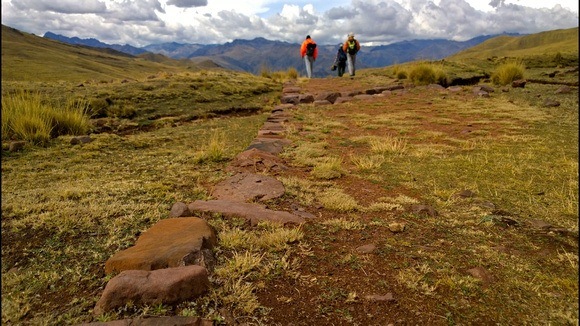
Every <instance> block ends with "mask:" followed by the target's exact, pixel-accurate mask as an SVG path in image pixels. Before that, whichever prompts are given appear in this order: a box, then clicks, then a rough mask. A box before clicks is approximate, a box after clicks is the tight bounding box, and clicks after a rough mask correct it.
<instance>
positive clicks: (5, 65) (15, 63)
mask: <svg viewBox="0 0 580 326" xmlns="http://www.w3.org/2000/svg"><path fill="white" fill-rule="evenodd" d="M184 69H192V70H197V65H196V64H194V63H193V62H190V61H177V60H173V59H169V58H166V57H163V56H161V55H151V54H145V55H143V56H139V57H134V56H130V55H127V54H124V53H121V52H117V51H114V50H110V49H96V48H88V47H83V46H75V45H69V44H64V43H61V42H57V41H53V40H50V39H45V38H42V37H39V36H36V35H33V34H29V33H24V32H21V31H18V30H16V29H14V28H11V27H8V26H4V25H2V80H3V81H39V80H41V81H46V82H48V81H57V80H62V81H73V82H76V81H79V82H81V81H85V80H97V81H98V80H111V79H139V78H143V77H146V76H148V75H151V74H154V73H158V72H159V71H164V72H177V71H183V70H184Z"/></svg>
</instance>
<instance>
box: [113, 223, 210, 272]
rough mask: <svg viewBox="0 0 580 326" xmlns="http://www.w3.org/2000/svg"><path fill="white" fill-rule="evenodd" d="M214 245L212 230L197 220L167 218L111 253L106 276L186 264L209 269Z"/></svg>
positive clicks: (206, 224)
mask: <svg viewBox="0 0 580 326" xmlns="http://www.w3.org/2000/svg"><path fill="white" fill-rule="evenodd" d="M216 243H217V239H216V235H215V232H214V230H213V229H212V227H211V226H210V225H209V224H208V223H207V222H206V221H205V220H203V219H200V218H197V217H180V218H168V219H164V220H161V221H159V222H157V223H156V224H155V225H153V226H152V227H151V228H149V229H148V230H147V231H145V232H144V233H143V234H142V235H141V236H140V237H139V239H137V242H136V243H135V245H134V246H133V247H130V248H128V249H126V250H122V251H119V252H117V253H116V254H114V255H113V256H112V257H111V258H109V259H108V260H107V261H106V263H105V273H107V274H109V273H113V272H121V271H124V270H131V269H135V270H145V271H150V270H156V269H162V268H168V267H178V266H186V265H201V266H204V267H208V268H209V269H211V266H210V265H211V264H210V263H211V262H212V261H213V256H212V253H211V249H212V248H213V246H214V245H215V244H216Z"/></svg>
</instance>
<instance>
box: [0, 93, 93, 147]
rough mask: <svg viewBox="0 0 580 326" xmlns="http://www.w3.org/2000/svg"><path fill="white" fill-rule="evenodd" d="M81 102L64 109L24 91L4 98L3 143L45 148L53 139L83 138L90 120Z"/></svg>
mask: <svg viewBox="0 0 580 326" xmlns="http://www.w3.org/2000/svg"><path fill="white" fill-rule="evenodd" d="M85 109H86V105H85V104H84V103H83V102H82V101H70V100H69V101H68V102H67V103H66V104H65V105H64V106H62V107H55V106H53V105H49V104H46V101H44V100H43V98H42V96H41V95H40V94H38V93H28V92H25V91H21V92H18V93H15V94H9V95H6V96H2V140H26V141H30V142H32V143H33V144H37V145H45V144H46V143H47V142H48V141H49V140H50V138H51V137H58V136H60V135H66V134H73V135H78V134H83V133H86V132H87V131H88V130H89V117H88V116H87V114H86V110H85Z"/></svg>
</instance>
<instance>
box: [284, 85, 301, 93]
mask: <svg viewBox="0 0 580 326" xmlns="http://www.w3.org/2000/svg"><path fill="white" fill-rule="evenodd" d="M282 93H284V94H288V93H300V87H296V86H294V87H293V86H289V87H284V88H283V89H282Z"/></svg>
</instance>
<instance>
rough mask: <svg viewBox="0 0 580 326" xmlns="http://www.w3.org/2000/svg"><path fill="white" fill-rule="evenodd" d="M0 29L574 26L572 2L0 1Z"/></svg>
mask: <svg viewBox="0 0 580 326" xmlns="http://www.w3.org/2000/svg"><path fill="white" fill-rule="evenodd" d="M2 24H4V25H8V26H10V27H14V28H17V29H19V30H22V31H24V32H28V33H34V34H36V35H40V36H42V35H44V33H46V32H47V31H50V32H53V33H57V34H61V35H65V36H68V37H74V36H76V37H80V38H96V39H98V40H100V41H103V42H106V43H110V44H130V45H133V46H146V45H149V44H158V43H164V42H179V43H200V44H223V43H226V42H231V41H233V40H234V39H253V38H256V37H264V38H266V39H269V40H278V41H285V42H290V43H299V42H301V41H302V40H303V39H304V37H305V35H307V34H308V35H311V36H312V37H313V38H314V39H315V40H316V41H317V42H318V43H321V44H336V43H339V42H342V41H343V40H344V38H345V37H346V35H347V34H348V33H349V32H354V33H355V34H356V36H357V39H359V40H360V41H361V43H363V44H366V45H383V44H390V43H394V42H399V41H404V40H411V39H434V38H444V39H451V40H457V41H464V40H467V39H470V38H473V37H476V36H480V35H491V34H498V33H502V32H509V33H521V34H528V33H538V32H542V31H548V30H554V29H563V28H572V27H578V3H577V1H576V0H333V1H327V0H311V1H308V0H301V1H278V0H258V1H246V0H83V1H78V0H7V1H5V0H3V1H2Z"/></svg>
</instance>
